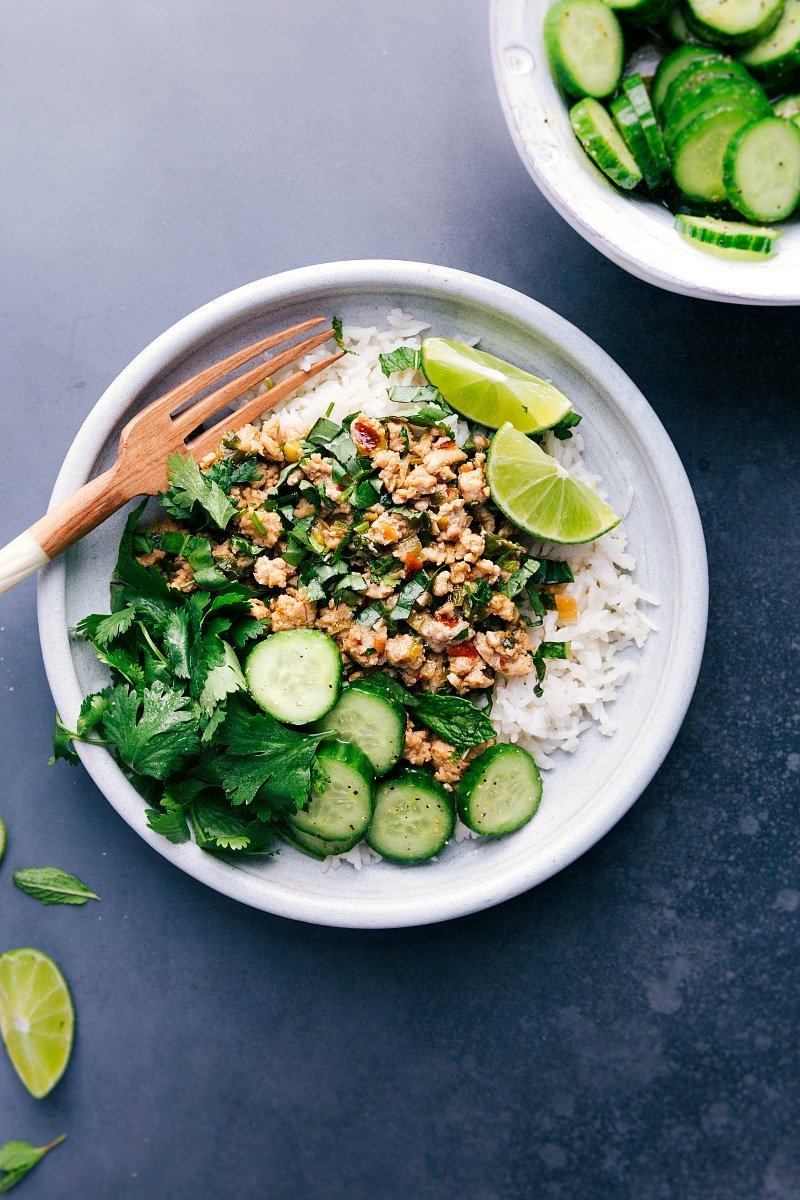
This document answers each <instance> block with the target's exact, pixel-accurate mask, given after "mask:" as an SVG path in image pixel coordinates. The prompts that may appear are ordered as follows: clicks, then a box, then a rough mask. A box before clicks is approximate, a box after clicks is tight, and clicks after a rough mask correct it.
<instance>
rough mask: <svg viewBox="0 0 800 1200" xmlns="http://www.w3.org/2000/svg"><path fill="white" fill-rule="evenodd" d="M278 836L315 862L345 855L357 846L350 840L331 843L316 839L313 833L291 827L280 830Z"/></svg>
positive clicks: (327, 840) (319, 838)
mask: <svg viewBox="0 0 800 1200" xmlns="http://www.w3.org/2000/svg"><path fill="white" fill-rule="evenodd" d="M280 834H281V837H282V838H283V840H284V841H285V842H287V843H288V844H289V845H290V846H294V848H295V850H299V851H301V853H302V854H308V855H309V856H310V857H311V858H316V860H317V862H323V861H324V860H325V859H326V858H328V857H329V856H330V855H331V854H346V853H347V851H348V850H352V849H353V846H354V845H358V843H357V842H353V839H352V838H345V839H343V840H341V841H331V840H330V839H329V838H321V837H318V836H317V835H316V834H315V833H306V832H305V831H304V830H302V829H295V828H294V827H293V826H292V825H287V826H286V828H285V829H281V831H280Z"/></svg>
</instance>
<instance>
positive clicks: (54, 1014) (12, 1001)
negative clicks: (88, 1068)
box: [0, 950, 75, 1100]
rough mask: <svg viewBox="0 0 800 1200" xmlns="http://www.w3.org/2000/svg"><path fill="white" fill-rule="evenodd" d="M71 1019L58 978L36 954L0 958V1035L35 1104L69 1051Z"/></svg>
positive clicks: (52, 1083) (24, 952)
mask: <svg viewBox="0 0 800 1200" xmlns="http://www.w3.org/2000/svg"><path fill="white" fill-rule="evenodd" d="M74 1026H75V1013H74V1011H73V1008H72V999H71V997H70V994H69V988H68V987H67V985H66V982H65V980H64V976H63V975H62V974H61V972H60V971H59V969H58V967H57V966H56V964H55V963H54V962H53V960H52V958H48V957H47V955H46V954H43V953H42V952H41V950H8V951H7V952H6V953H5V954H2V955H0V1033H2V1035H3V1041H4V1042H5V1044H6V1050H7V1051H8V1057H9V1058H10V1059H11V1062H12V1064H13V1066H14V1070H15V1071H16V1072H17V1074H18V1075H19V1077H20V1079H21V1080H22V1082H23V1083H24V1084H25V1087H26V1088H27V1089H28V1091H29V1092H30V1093H31V1095H32V1096H35V1097H36V1099H37V1100H40V1099H41V1098H42V1096H46V1095H47V1093H48V1092H49V1091H51V1090H52V1089H53V1088H54V1087H55V1086H56V1084H57V1083H58V1081H59V1079H60V1078H61V1076H62V1075H63V1074H64V1071H65V1070H66V1066H67V1063H68V1062H69V1055H70V1051H71V1050H72V1034H73V1030H74Z"/></svg>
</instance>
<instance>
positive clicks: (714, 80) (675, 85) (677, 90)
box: [660, 54, 758, 122]
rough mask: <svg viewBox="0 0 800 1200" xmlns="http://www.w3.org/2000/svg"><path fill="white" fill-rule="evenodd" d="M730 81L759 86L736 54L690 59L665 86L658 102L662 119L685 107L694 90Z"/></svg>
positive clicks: (665, 119)
mask: <svg viewBox="0 0 800 1200" xmlns="http://www.w3.org/2000/svg"><path fill="white" fill-rule="evenodd" d="M731 84H733V85H735V84H742V85H750V86H752V87H757V86H758V85H757V84H756V83H755V80H754V79H753V78H752V77H751V76H750V75H749V74H748V72H747V70H746V68H745V67H743V66H742V64H741V63H739V62H737V61H736V59H735V58H729V57H728V55H727V54H720V55H719V56H718V57H716V58H713V59H706V60H701V61H700V62H696V63H691V64H690V65H689V66H688V67H685V68H684V69H683V70H682V71H680V72H679V73H678V74H677V75H675V76H674V78H673V79H672V81H671V83H670V85H669V87H668V88H667V91H666V94H665V95H664V98H663V100H662V102H661V109H660V117H661V120H662V122H669V120H670V118H671V117H672V115H673V113H674V112H675V111H676V110H681V111H682V110H683V109H685V108H686V107H688V106H689V105H690V104H691V101H692V97H693V94H694V93H696V92H697V91H699V90H701V89H702V90H708V89H709V88H712V87H715V86H716V87H720V88H724V87H727V86H730V85H731Z"/></svg>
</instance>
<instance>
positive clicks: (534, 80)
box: [490, 0, 800, 304]
mask: <svg viewBox="0 0 800 1200" xmlns="http://www.w3.org/2000/svg"><path fill="white" fill-rule="evenodd" d="M551 3H552V0H491V15H490V21H491V38H492V60H493V63H494V72H495V80H496V83H497V90H498V93H499V95H500V100H501V103H502V105H503V112H504V113H505V118H506V122H507V124H508V128H509V130H510V131H511V136H512V137H513V139H514V143H515V145H516V147H517V151H518V152H519V156H520V158H521V159H522V161H523V163H524V164H525V166H526V167H527V169H528V171H529V173H530V175H531V176H532V178H533V180H534V182H535V184H536V186H537V187H538V188H539V190H540V191H541V192H542V193H543V194H544V195H545V196H546V197H547V199H548V200H549V201H550V203H551V204H552V206H553V208H555V210H556V211H557V212H559V213H560V214H561V216H562V217H564V219H565V220H566V221H569V223H570V225H571V226H572V227H573V229H576V230H577V231H578V233H579V234H580V235H581V237H584V238H586V241H587V242H590V243H591V244H592V245H593V246H594V247H595V249H597V250H600V251H601V253H603V254H605V255H606V257H607V258H610V259H611V260H612V262H615V263H617V265H618V266H620V267H624V268H625V270H626V271H630V272H631V274H633V275H638V277H639V278H640V279H644V280H646V281H647V282H648V283H655V284H657V285H658V286H659V287H663V288H666V289H667V290H668V291H670V292H681V293H682V294H683V295H686V296H700V297H703V298H705V299H707V300H725V301H728V302H729V303H732V304H800V223H798V222H797V221H796V220H795V221H794V222H790V223H788V224H784V225H783V226H782V228H783V237H782V238H781V242H780V249H779V251H778V254H777V256H776V257H775V258H773V259H770V260H769V261H768V262H764V263H742V262H725V261H723V260H722V259H718V258H715V257H713V256H712V255H710V254H707V253H705V252H704V251H702V250H697V249H695V247H693V246H691V245H689V244H688V243H687V242H685V241H684V239H683V238H682V237H680V235H679V234H678V233H677V231H676V230H675V229H674V228H673V216H672V214H671V213H670V212H668V211H667V209H666V208H664V207H663V205H661V204H654V203H652V202H651V201H649V200H644V199H639V198H638V197H633V196H624V195H622V194H621V193H620V192H618V191H616V190H615V188H614V187H612V185H611V184H610V183H609V182H608V180H607V179H606V177H605V175H603V173H602V172H601V171H599V170H598V169H597V167H595V165H594V163H593V162H592V161H591V160H590V159H589V158H588V157H587V155H586V154H584V152H583V150H582V149H581V147H580V145H579V143H578V141H577V139H576V137H575V135H574V133H573V132H572V128H571V126H570V123H569V117H568V109H567V105H566V104H565V103H564V100H563V99H562V97H561V95H560V94H559V92H558V90H557V89H556V86H555V84H554V83H553V78H552V75H551V73H550V67H549V65H548V62H547V55H546V53H545V48H544V38H543V34H542V27H543V24H544V15H545V13H546V12H547V9H548V8H549V7H550V4H551Z"/></svg>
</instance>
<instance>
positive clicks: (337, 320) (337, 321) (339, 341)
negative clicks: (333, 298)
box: [331, 317, 355, 354]
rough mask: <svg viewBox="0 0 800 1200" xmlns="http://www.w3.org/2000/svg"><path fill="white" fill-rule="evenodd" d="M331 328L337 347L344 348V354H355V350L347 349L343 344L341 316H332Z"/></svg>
mask: <svg viewBox="0 0 800 1200" xmlns="http://www.w3.org/2000/svg"><path fill="white" fill-rule="evenodd" d="M331 328H332V329H333V337H334V341H335V342H336V345H337V346H338V347H339V349H340V350H344V352H345V354H355V350H349V349H348V348H347V346H345V344H344V334H343V333H342V319H341V317H334V318H333V320H332V321H331Z"/></svg>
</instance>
